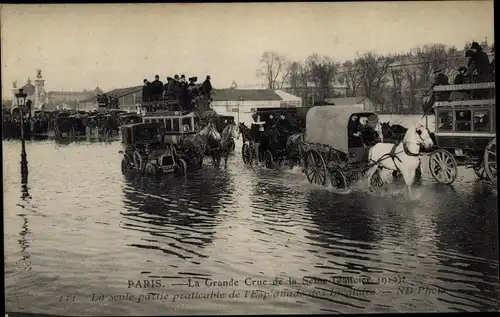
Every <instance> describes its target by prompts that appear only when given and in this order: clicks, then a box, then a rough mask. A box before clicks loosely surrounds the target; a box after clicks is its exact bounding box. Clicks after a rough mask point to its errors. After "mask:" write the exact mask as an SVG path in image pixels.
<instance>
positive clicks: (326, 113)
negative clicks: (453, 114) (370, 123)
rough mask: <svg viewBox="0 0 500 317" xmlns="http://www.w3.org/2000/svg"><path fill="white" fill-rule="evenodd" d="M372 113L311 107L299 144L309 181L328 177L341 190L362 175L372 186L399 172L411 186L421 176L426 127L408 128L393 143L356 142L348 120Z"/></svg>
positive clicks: (319, 181)
mask: <svg viewBox="0 0 500 317" xmlns="http://www.w3.org/2000/svg"><path fill="white" fill-rule="evenodd" d="M373 115H375V114H374V113H372V112H360V111H359V110H357V111H356V110H353V109H352V107H341V106H316V107H313V108H311V110H310V111H309V112H308V113H307V117H306V131H305V134H304V141H303V142H301V144H300V145H301V152H302V153H304V155H303V158H304V169H303V170H304V172H305V174H306V176H307V179H308V181H309V182H310V183H312V184H318V185H323V186H324V185H326V184H327V182H328V179H329V180H330V183H331V185H332V187H333V188H335V189H337V190H338V191H344V190H346V189H347V188H348V187H349V185H350V183H352V182H353V181H356V180H360V179H361V178H362V177H364V176H366V178H367V179H368V180H369V181H370V184H371V185H372V186H381V185H383V183H384V181H386V180H387V175H391V174H392V175H394V174H395V173H396V174H397V173H401V174H402V176H403V177H404V179H405V182H406V183H407V185H408V186H409V188H411V185H413V183H414V181H415V180H416V179H417V180H418V178H419V177H420V176H421V171H420V159H419V157H418V155H419V151H420V146H421V145H423V146H424V147H426V148H428V147H430V146H432V145H433V143H432V139H431V137H430V135H429V132H428V130H427V129H426V128H425V127H423V126H416V127H414V128H410V129H408V131H407V132H406V134H405V137H404V141H403V142H398V143H396V144H390V143H376V144H374V145H373V144H366V143H365V142H364V141H363V139H362V138H361V142H357V141H356V140H357V138H360V137H361V136H356V137H354V136H353V134H352V131H349V122H350V121H354V120H353V119H354V118H359V119H364V118H369V117H370V116H373ZM355 139H356V140H355ZM355 141H356V142H355ZM383 172H389V173H385V174H384V173H383ZM384 175H385V176H386V177H382V176H384ZM410 190H411V189H410Z"/></svg>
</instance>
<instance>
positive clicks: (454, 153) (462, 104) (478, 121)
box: [430, 82, 496, 184]
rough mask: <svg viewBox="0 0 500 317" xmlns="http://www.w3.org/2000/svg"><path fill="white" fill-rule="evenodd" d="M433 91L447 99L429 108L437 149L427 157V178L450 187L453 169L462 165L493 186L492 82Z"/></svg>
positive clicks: (493, 118) (494, 174)
mask: <svg viewBox="0 0 500 317" xmlns="http://www.w3.org/2000/svg"><path fill="white" fill-rule="evenodd" d="M433 89H434V91H437V92H446V93H447V95H449V96H450V97H449V100H447V101H436V102H435V103H434V105H433V110H434V113H435V116H436V123H435V124H436V129H435V133H434V137H435V143H436V146H437V148H438V150H436V151H434V152H432V153H431V156H430V172H431V175H432V176H433V177H434V178H435V179H436V180H437V181H438V182H440V183H444V184H451V183H453V182H454V181H455V179H456V177H457V166H460V165H464V166H466V167H470V168H473V169H474V171H475V172H476V174H477V175H478V176H479V177H480V178H482V179H485V180H490V181H492V182H494V183H496V101H495V83H494V82H487V83H476V84H462V85H443V86H436V87H434V88H433ZM493 161H495V162H494V163H493Z"/></svg>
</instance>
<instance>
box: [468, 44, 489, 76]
mask: <svg viewBox="0 0 500 317" xmlns="http://www.w3.org/2000/svg"><path fill="white" fill-rule="evenodd" d="M471 50H472V52H471ZM465 56H466V57H468V58H469V63H468V66H469V67H468V69H467V72H466V73H465V76H469V77H472V74H473V72H474V71H477V77H476V79H475V82H478V83H481V82H486V81H488V80H489V75H490V59H489V58H488V54H486V53H485V52H484V51H483V48H482V47H481V45H479V44H478V43H477V42H473V43H472V45H471V49H470V50H467V51H466V52H465Z"/></svg>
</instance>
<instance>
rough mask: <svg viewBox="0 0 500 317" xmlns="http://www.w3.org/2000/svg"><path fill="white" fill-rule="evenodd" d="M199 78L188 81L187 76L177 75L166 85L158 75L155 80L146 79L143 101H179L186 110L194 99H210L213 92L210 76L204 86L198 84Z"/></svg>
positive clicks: (168, 80)
mask: <svg viewBox="0 0 500 317" xmlns="http://www.w3.org/2000/svg"><path fill="white" fill-rule="evenodd" d="M197 80H198V78H197V77H191V78H189V79H188V80H186V76H185V75H181V76H179V75H175V76H174V77H173V78H172V77H167V82H166V83H165V84H164V83H163V82H162V81H161V80H160V76H158V75H156V76H155V80H154V81H152V82H149V81H148V80H147V79H144V81H143V82H144V86H143V88H142V100H143V101H145V102H153V101H158V100H160V99H167V100H177V101H179V102H180V104H181V105H182V106H183V107H184V108H186V107H188V106H189V103H190V101H191V100H193V99H194V98H196V97H198V96H200V95H202V96H205V97H207V98H210V94H211V92H212V84H211V83H210V76H207V77H206V79H205V81H204V82H203V84H201V85H200V84H197V83H196V82H197Z"/></svg>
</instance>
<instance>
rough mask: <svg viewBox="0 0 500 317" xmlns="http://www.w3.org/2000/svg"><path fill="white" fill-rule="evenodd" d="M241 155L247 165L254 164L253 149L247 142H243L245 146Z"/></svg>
mask: <svg viewBox="0 0 500 317" xmlns="http://www.w3.org/2000/svg"><path fill="white" fill-rule="evenodd" d="M241 156H242V158H243V163H245V164H247V165H250V164H252V151H251V150H250V146H249V145H248V144H247V143H244V144H243V148H242V149H241Z"/></svg>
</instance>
